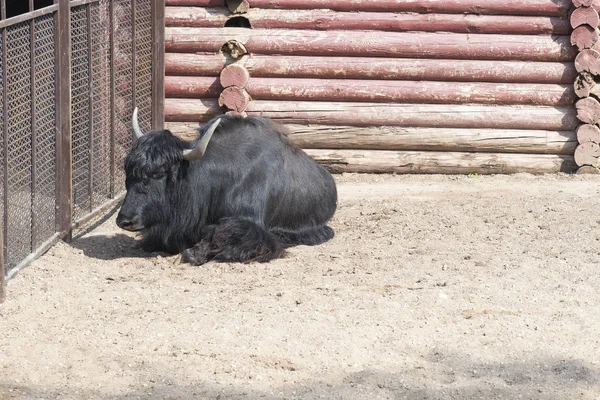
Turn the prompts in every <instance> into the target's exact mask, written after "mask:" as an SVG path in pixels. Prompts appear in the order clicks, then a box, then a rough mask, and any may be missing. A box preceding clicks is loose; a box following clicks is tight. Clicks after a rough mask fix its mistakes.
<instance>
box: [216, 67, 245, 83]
mask: <svg viewBox="0 0 600 400" xmlns="http://www.w3.org/2000/svg"><path fill="white" fill-rule="evenodd" d="M220 80H221V86H223V87H224V88H226V87H229V86H237V87H240V88H245V87H246V85H247V84H248V81H249V80H250V73H249V72H248V69H246V67H244V66H243V65H240V64H231V65H228V66H227V67H225V68H224V69H223V71H221V75H220Z"/></svg>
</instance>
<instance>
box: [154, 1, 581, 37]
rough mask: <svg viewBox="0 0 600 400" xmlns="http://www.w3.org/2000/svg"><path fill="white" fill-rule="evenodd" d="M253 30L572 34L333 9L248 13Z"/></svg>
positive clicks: (176, 14) (201, 23)
mask: <svg viewBox="0 0 600 400" xmlns="http://www.w3.org/2000/svg"><path fill="white" fill-rule="evenodd" d="M244 17H246V18H248V20H249V21H250V22H251V25H252V28H254V29H316V30H378V31H393V32H403V31H421V32H455V33H498V34H504V35H511V34H513V35H541V34H554V35H568V34H569V33H570V32H571V25H570V23H569V21H567V20H565V19H562V18H555V17H538V16H531V17H521V16H506V15H474V14H468V15H456V14H415V13H405V14H399V13H382V12H337V11H332V10H294V12H289V11H288V10H263V9H250V10H248V12H247V13H246V14H245V15H244ZM165 18H166V21H165V23H166V26H169V27H196V28H217V27H223V26H225V23H226V22H227V21H228V20H229V18H231V15H230V14H229V13H228V12H227V11H226V10H225V9H222V8H213V9H208V8H200V7H167V8H166V15H165Z"/></svg>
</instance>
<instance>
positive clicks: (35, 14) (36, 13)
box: [0, 4, 58, 29]
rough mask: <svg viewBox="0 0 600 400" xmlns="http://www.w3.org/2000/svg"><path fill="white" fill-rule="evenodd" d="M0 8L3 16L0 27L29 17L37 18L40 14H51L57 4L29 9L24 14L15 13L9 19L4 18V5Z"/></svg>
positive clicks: (23, 20) (26, 19) (56, 7)
mask: <svg viewBox="0 0 600 400" xmlns="http://www.w3.org/2000/svg"><path fill="white" fill-rule="evenodd" d="M2 10H3V11H4V12H3V15H4V17H2V21H0V29H1V28H6V27H8V26H11V25H16V24H20V23H21V22H25V21H29V20H30V19H34V18H38V17H41V16H42V15H46V14H52V13H54V12H56V11H57V10H58V4H55V5H53V6H49V7H44V8H41V9H39V10H35V11H30V12H28V13H26V14H21V15H17V16H15V17H12V18H9V19H5V18H6V7H4V6H3V7H2Z"/></svg>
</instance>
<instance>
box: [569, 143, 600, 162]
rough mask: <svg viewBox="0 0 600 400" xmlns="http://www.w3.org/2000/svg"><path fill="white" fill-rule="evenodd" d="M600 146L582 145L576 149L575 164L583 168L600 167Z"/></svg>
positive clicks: (595, 144)
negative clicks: (586, 166)
mask: <svg viewBox="0 0 600 400" xmlns="http://www.w3.org/2000/svg"><path fill="white" fill-rule="evenodd" d="M599 158H600V145H598V143H593V142H586V143H582V144H580V145H579V146H577V148H576V149H575V163H576V164H577V165H578V166H580V167H583V166H585V165H589V166H592V167H600V160H599Z"/></svg>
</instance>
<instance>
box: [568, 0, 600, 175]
mask: <svg viewBox="0 0 600 400" xmlns="http://www.w3.org/2000/svg"><path fill="white" fill-rule="evenodd" d="M573 5H574V6H575V9H574V10H573V11H572V12H571V16H570V18H569V21H570V23H571V27H572V28H573V31H572V33H571V44H572V45H573V46H575V47H576V48H577V50H578V54H577V56H576V57H575V63H574V64H575V69H576V71H577V73H578V75H577V76H576V78H575V83H574V85H573V89H574V92H575V95H576V96H577V97H578V98H579V99H578V100H577V102H576V103H575V108H576V110H577V118H578V119H579V121H580V122H582V123H583V124H582V125H580V126H579V127H578V128H577V130H576V134H577V142H578V146H577V148H576V149H575V155H574V156H575V163H576V164H577V166H578V167H579V170H578V173H592V172H593V171H595V170H597V169H598V167H600V129H599V128H598V124H600V102H599V101H598V96H599V95H600V84H599V83H598V82H599V81H600V79H599V76H600V51H599V50H600V41H599V35H598V27H599V25H600V17H599V16H598V12H597V11H596V8H595V7H594V1H592V0H573Z"/></svg>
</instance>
